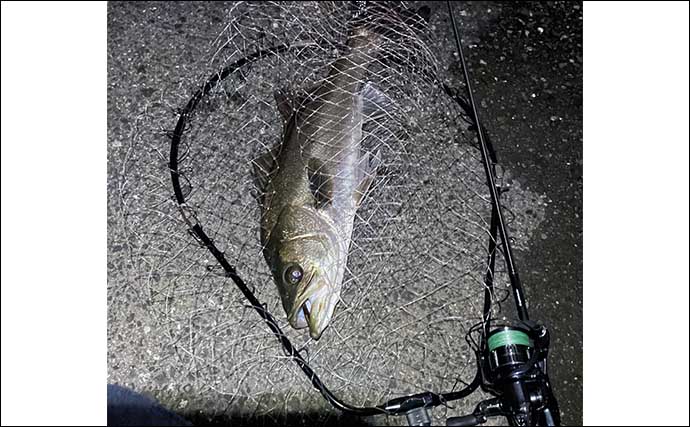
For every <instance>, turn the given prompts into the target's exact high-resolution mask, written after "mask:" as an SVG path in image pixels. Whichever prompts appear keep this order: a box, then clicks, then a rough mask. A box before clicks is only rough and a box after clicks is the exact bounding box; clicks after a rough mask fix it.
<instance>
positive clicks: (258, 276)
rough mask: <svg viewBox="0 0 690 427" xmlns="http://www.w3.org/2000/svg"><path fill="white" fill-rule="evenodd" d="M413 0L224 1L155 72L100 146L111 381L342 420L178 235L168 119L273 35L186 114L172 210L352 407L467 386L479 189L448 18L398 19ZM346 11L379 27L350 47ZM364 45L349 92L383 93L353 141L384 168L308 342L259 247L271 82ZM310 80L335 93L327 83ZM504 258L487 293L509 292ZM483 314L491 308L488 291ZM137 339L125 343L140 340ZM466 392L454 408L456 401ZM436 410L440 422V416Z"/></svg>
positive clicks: (318, 74)
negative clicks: (196, 228)
mask: <svg viewBox="0 0 690 427" xmlns="http://www.w3.org/2000/svg"><path fill="white" fill-rule="evenodd" d="M417 7H418V5H414V4H406V5H402V6H390V5H386V4H381V5H379V6H377V7H376V8H370V9H369V10H368V11H367V14H366V16H364V17H362V16H357V11H356V10H354V9H353V8H352V7H351V6H349V5H347V4H346V3H340V2H296V3H290V2H280V3H271V2H269V3H252V2H238V3H232V4H230V5H227V6H226V7H225V9H224V11H223V17H222V22H220V23H219V28H222V29H221V30H220V31H218V32H217V33H216V37H215V38H214V40H213V42H212V43H208V42H206V41H203V43H205V46H206V48H205V49H206V55H205V57H204V58H203V59H200V60H196V61H195V62H194V64H196V66H195V67H194V68H189V69H188V76H187V78H186V80H184V79H183V80H181V81H179V82H177V83H176V84H168V86H167V87H168V88H170V89H169V90H168V91H167V92H166V93H164V94H162V95H161V102H159V103H157V105H156V106H149V107H147V108H146V109H144V110H143V111H142V112H141V113H139V114H138V115H136V116H134V117H133V118H132V120H133V122H134V124H133V126H132V132H131V133H130V138H129V143H127V144H122V146H119V147H118V146H114V147H113V146H112V145H111V160H112V162H113V163H114V166H113V167H112V176H113V178H112V179H111V185H110V190H109V194H110V195H111V202H112V204H114V207H111V210H110V212H109V221H110V223H109V225H110V227H109V229H110V230H120V229H121V230H122V231H121V233H120V232H119V231H112V232H110V233H109V239H110V242H109V261H110V263H109V334H108V338H109V379H110V381H115V382H121V383H125V384H129V385H132V386H133V387H135V388H137V389H140V390H146V391H149V392H151V393H153V394H154V395H155V396H156V397H157V398H159V399H160V400H162V401H163V402H164V403H167V404H169V405H170V406H172V407H173V409H176V410H180V411H182V412H185V413H198V411H203V412H204V413H206V414H207V415H208V416H210V414H212V413H213V414H217V413H219V412H222V413H224V414H225V415H226V416H230V415H231V416H233V417H238V419H240V420H243V419H249V418H255V417H267V418H268V419H274V420H283V421H284V420H286V419H288V418H289V417H294V416H295V415H294V414H298V415H297V418H298V419H299V420H310V421H311V422H315V421H323V420H325V419H328V418H329V417H333V416H334V415H335V414H336V413H335V410H333V409H332V408H330V407H329V406H328V403H327V402H326V401H325V400H324V399H323V398H322V397H321V396H320V395H319V394H318V392H317V391H315V390H314V389H313V388H312V387H311V385H310V383H309V381H308V379H307V378H305V376H304V375H303V373H302V372H301V371H300V370H299V369H298V368H297V367H296V366H295V365H294V363H292V362H291V360H290V358H289V357H287V356H286V355H285V354H284V353H283V352H282V350H281V348H280V346H279V344H278V342H277V340H276V338H275V337H274V336H273V335H272V333H271V332H270V331H269V330H268V328H266V325H265V324H264V323H263V321H262V320H261V318H260V317H259V316H257V315H256V313H255V312H254V311H253V310H252V309H251V308H249V307H248V306H247V304H248V303H247V301H246V300H245V299H244V297H243V296H242V294H241V293H240V292H239V291H238V290H237V288H236V287H235V286H234V284H233V282H232V281H230V280H229V279H227V278H226V277H224V275H223V271H222V269H221V268H220V266H219V265H218V264H217V262H216V261H215V259H214V258H213V257H212V255H211V254H210V253H209V251H208V250H207V249H206V248H204V247H203V246H202V245H200V244H199V242H198V241H196V240H195V238H194V237H193V236H192V235H191V234H190V233H189V230H188V229H189V226H188V224H187V223H186V222H185V221H184V219H183V215H181V213H180V209H179V207H178V205H177V203H176V202H175V201H174V198H173V191H172V186H171V183H170V170H169V168H168V160H169V159H168V152H169V147H170V138H169V137H170V132H169V131H166V130H165V129H170V128H171V127H172V126H173V125H174V123H175V116H174V115H173V114H170V112H171V111H177V110H176V109H179V108H181V107H182V106H184V105H185V104H186V102H187V101H188V99H189V98H190V93H191V92H190V91H193V90H195V89H198V88H199V87H200V85H201V84H203V82H204V81H205V79H206V78H208V76H209V75H213V73H218V72H219V71H220V70H222V69H224V68H225V67H227V66H228V65H229V64H233V63H235V62H236V61H238V60H240V59H242V58H245V57H247V56H248V55H251V54H253V53H255V52H257V51H261V50H263V49H267V48H271V47H274V46H279V45H285V44H287V45H289V46H290V48H289V49H287V50H285V51H284V52H282V53H280V54H267V55H264V56H263V57H261V58H260V59H258V60H256V61H254V62H252V63H251V64H247V65H246V66H243V67H241V68H239V69H238V71H237V72H232V73H230V74H229V75H227V77H225V78H224V79H223V80H222V82H220V83H219V84H218V85H217V86H216V87H215V88H213V90H212V91H211V92H210V93H208V95H207V96H206V97H204V98H203V100H202V101H201V102H200V103H199V104H198V105H197V106H196V109H195V111H194V113H193V114H192V115H191V116H190V120H189V121H188V125H187V128H186V129H185V132H184V133H183V135H182V140H181V144H180V155H179V160H180V162H179V168H180V172H181V182H182V190H183V193H184V195H185V196H186V200H187V206H186V207H185V212H184V213H185V215H187V216H189V217H191V218H195V219H196V220H197V221H198V223H199V224H201V225H202V226H203V227H204V230H205V232H206V233H207V234H208V235H209V237H211V239H212V240H213V242H214V243H215V245H216V246H217V247H218V248H219V249H220V250H221V251H222V252H224V254H225V257H226V258H227V259H228V261H229V262H230V263H231V264H233V265H234V266H235V267H236V268H237V271H238V273H239V275H240V276H241V277H242V278H243V279H244V280H245V282H247V283H248V284H249V286H250V287H251V288H252V290H253V291H254V292H255V294H256V296H257V297H258V298H259V300H261V301H262V302H264V303H265V304H266V308H267V309H268V310H269V311H270V312H271V313H273V315H274V316H275V317H276V318H277V319H278V320H279V323H280V326H281V328H282V330H283V331H284V332H285V334H286V335H287V336H288V337H289V338H290V340H292V342H293V343H294V344H295V345H296V346H297V347H298V348H299V349H300V351H301V352H302V354H303V356H304V357H305V358H306V359H307V360H308V362H309V364H310V365H311V366H312V368H313V369H314V370H315V372H316V373H317V374H318V375H319V376H320V377H321V379H322V381H323V382H324V383H325V384H326V385H327V386H328V387H329V388H330V389H331V390H332V391H333V392H334V393H335V394H336V395H338V396H339V397H341V398H342V399H343V400H345V401H346V402H348V403H350V404H353V405H377V404H380V403H382V402H384V401H386V400H388V399H391V398H394V397H398V396H401V395H404V394H409V393H417V392H421V391H427V390H428V391H434V392H448V391H454V390H458V389H460V388H462V387H463V386H464V382H469V381H471V379H472V377H473V375H474V370H475V362H474V355H473V353H472V351H471V349H470V347H469V346H468V344H467V343H466V341H465V334H466V333H467V332H468V330H469V329H470V327H471V326H472V325H474V324H476V323H477V322H478V321H480V320H481V312H482V311H481V310H482V303H483V299H482V298H483V293H484V285H483V277H484V274H485V273H486V260H487V255H488V254H487V247H488V242H489V237H490V236H489V231H488V230H489V224H488V221H489V219H490V209H491V208H490V199H489V194H488V189H487V188H486V184H485V182H486V179H485V176H484V170H483V167H482V165H481V158H480V155H479V151H478V150H477V148H476V143H475V142H474V133H473V131H471V130H468V124H467V120H466V116H464V113H463V111H461V109H460V108H459V107H458V105H457V104H456V103H455V102H454V101H453V100H452V99H451V98H450V97H449V96H448V95H447V94H446V93H445V92H444V91H443V88H442V86H441V83H443V82H450V83H451V84H455V85H456V86H457V83H456V82H457V80H456V79H457V76H454V75H452V71H453V68H452V65H451V64H453V61H454V60H455V58H454V57H453V55H452V53H451V52H452V46H445V45H444V42H443V41H439V40H438V39H435V38H434V31H433V30H434V29H435V25H443V23H437V22H436V21H435V19H438V18H435V17H434V16H435V15H434V14H432V17H431V19H430V21H429V22H428V23H427V22H426V20H424V19H421V18H419V17H418V16H416V15H413V14H411V12H410V11H412V10H415V9H416V8H417ZM358 20H361V21H365V22H366V23H367V25H369V26H370V28H376V29H377V31H376V35H375V37H374V38H373V39H374V40H375V41H374V42H372V45H371V46H368V47H367V48H366V49H361V51H357V49H354V48H353V47H352V43H353V42H352V41H351V39H350V38H349V37H350V36H351V35H352V33H353V28H356V27H353V22H360V21H358ZM381 29H385V31H383V30H381ZM200 43H202V42H200ZM353 52H354V53H353ZM357 52H360V53H361V54H362V55H364V56H363V58H364V59H363V60H362V61H360V62H358V63H357V61H354V60H353V62H352V63H351V66H350V68H348V69H347V70H346V71H347V72H349V73H350V74H352V75H358V74H362V78H361V81H359V82H358V84H357V85H356V86H355V87H356V89H352V90H356V91H361V90H362V87H363V86H364V85H370V86H371V87H375V88H376V89H377V90H378V91H379V92H380V93H382V94H384V95H385V97H386V103H387V105H386V108H385V111H386V112H385V114H384V115H381V114H378V115H377V117H375V118H373V117H367V116H366V113H365V114H364V115H363V116H362V117H360V118H357V117H355V119H358V120H359V123H360V124H361V126H362V143H361V151H362V153H370V155H371V156H372V157H373V156H375V157H376V159H378V161H379V162H380V165H379V166H378V167H377V169H376V174H375V177H374V180H373V185H372V187H371V189H370V191H369V192H368V193H367V195H366V197H365V199H364V201H363V203H362V205H361V206H360V207H359V208H358V209H357V211H356V216H355V218H354V223H353V232H352V242H351V245H350V251H349V256H348V259H347V269H346V273H345V277H344V280H343V288H342V291H341V293H340V298H341V301H340V303H339V304H338V306H337V308H336V309H335V314H334V316H333V319H332V320H331V323H330V326H329V328H328V329H326V331H325V332H324V334H323V336H322V338H321V339H320V340H318V341H315V340H312V339H311V338H310V337H309V334H308V333H306V332H305V331H304V330H294V329H292V328H291V327H290V325H289V324H288V323H287V320H286V316H285V312H284V310H283V307H282V305H281V301H280V298H279V295H278V292H277V289H276V286H275V284H274V283H273V279H272V277H271V273H270V269H269V266H268V265H267V263H266V261H265V259H264V256H263V255H262V243H261V241H260V237H259V236H260V233H259V228H260V219H261V215H262V211H261V207H260V204H259V203H258V202H257V198H258V197H259V196H260V195H261V194H260V192H261V191H260V189H259V188H257V186H256V179H255V176H254V172H253V169H254V164H255V162H256V159H257V158H258V157H259V156H261V155H262V154H264V153H266V152H268V151H269V150H270V149H271V148H272V147H274V146H275V145H276V143H279V142H280V141H281V137H282V135H283V129H284V126H285V123H284V120H283V119H281V114H280V112H279V109H278V106H277V104H276V100H275V94H276V92H280V93H286V94H295V95H296V94H300V93H304V92H305V91H307V92H308V91H309V90H311V88H315V87H316V88H318V87H323V86H324V79H327V77H328V75H329V72H330V71H331V70H332V67H333V64H334V63H336V61H338V60H339V59H341V58H343V57H346V56H347V55H353V54H357ZM360 59H361V58H360ZM360 72H361V73H360ZM336 90H343V89H342V88H340V89H336ZM345 92H347V91H345ZM308 93H309V92H308ZM311 93H312V95H311V96H312V99H313V97H319V96H322V97H324V100H325V102H332V98H328V97H326V96H325V95H324V94H323V91H322V92H318V91H317V92H311ZM326 98H327V99H326ZM289 99H291V100H293V101H294V103H293V104H292V106H291V107H292V108H293V109H294V110H295V111H297V112H301V111H304V108H303V105H304V104H300V103H299V102H298V101H295V100H296V99H297V98H296V97H290V98H289ZM311 113H312V114H310V115H309V117H308V118H306V119H305V120H304V121H303V122H301V123H300V124H298V126H299V125H302V126H304V127H305V129H306V128H307V127H309V126H311V128H312V129H324V128H326V129H327V130H328V131H331V133H326V134H324V133H323V132H321V133H319V135H329V139H327V140H326V139H324V140H321V141H319V142H318V143H319V144H322V145H328V144H331V143H334V142H333V141H335V140H337V139H338V138H343V137H344V136H345V135H346V134H347V133H348V132H352V131H353V127H352V126H353V125H352V124H350V126H351V127H347V126H345V127H344V128H343V127H340V128H337V125H338V123H337V122H338V120H331V121H329V120H326V119H325V117H324V115H323V114H318V113H314V112H313V111H312V112H311ZM355 121H357V120H355ZM334 123H335V124H334ZM355 127H356V126H355ZM111 140H113V139H112V138H111ZM302 149H303V150H304V147H302ZM113 150H114V151H117V152H116V153H113ZM336 158H338V156H334V157H332V158H331V160H332V161H335V160H333V159H336ZM333 179H339V177H338V176H335V177H333ZM509 195H510V196H509V197H508V199H507V205H508V207H509V208H512V209H513V210H515V211H516V212H517V214H516V215H522V214H523V212H524V210H525V209H527V207H530V208H531V209H532V212H534V210H535V209H537V210H538V207H537V208H535V206H539V205H540V203H539V200H538V198H537V196H535V195H533V194H531V193H529V192H526V191H523V190H521V189H520V188H519V185H514V186H513V189H512V191H511V192H510V193H509ZM537 214H538V212H537ZM510 216H512V215H509V217H510ZM521 232H522V233H529V232H530V230H521ZM116 234H117V236H115V235H116ZM523 235H524V234H523ZM517 236H518V237H519V236H520V234H517ZM516 245H517V248H518V249H519V248H520V239H518V240H517V241H516ZM501 266H502V264H501V262H500V261H499V262H498V263H497V267H498V268H497V273H496V281H497V284H498V287H499V291H498V292H497V294H496V297H495V298H496V301H495V302H498V301H500V300H501V299H503V298H505V297H506V296H507V292H508V290H507V288H506V287H505V285H504V284H505V283H506V282H507V280H506V279H505V278H504V277H503V276H502V273H501V271H500V270H501ZM123 307H127V308H126V309H123ZM493 311H494V315H495V316H497V317H500V316H501V313H500V304H494V306H493ZM123 313H129V314H126V315H125V314H123ZM132 335H134V336H136V337H138V338H137V340H136V341H134V342H135V346H134V347H133V346H132V342H133V340H132ZM470 400H471V399H470ZM474 403H475V400H472V401H470V402H466V403H464V402H462V403H457V402H455V403H453V406H454V407H458V408H460V409H465V410H468V409H469V408H471V407H472V406H473V405H474ZM434 414H435V416H436V417H438V418H437V422H441V420H442V417H444V416H445V415H447V414H446V413H445V411H444V410H436V411H435V412H434ZM377 422H379V423H380V422H386V423H392V424H395V423H400V422H404V419H400V418H393V417H391V418H383V419H382V420H378V421H377Z"/></svg>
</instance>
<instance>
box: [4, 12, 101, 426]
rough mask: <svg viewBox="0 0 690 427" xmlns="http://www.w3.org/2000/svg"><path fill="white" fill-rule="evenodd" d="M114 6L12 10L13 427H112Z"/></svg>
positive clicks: (7, 287)
mask: <svg viewBox="0 0 690 427" xmlns="http://www.w3.org/2000/svg"><path fill="white" fill-rule="evenodd" d="M106 7H107V4H106V3H105V2H102V3H90V2H36V3H34V2H31V3H28V2H27V3H23V2H4V1H3V2H2V13H1V15H2V25H1V29H2V60H1V62H0V63H1V66H2V90H1V92H0V93H1V96H2V127H1V129H2V143H1V147H2V155H1V156H0V159H1V161H2V168H1V171H2V178H1V179H2V181H1V182H2V192H1V194H2V204H1V206H2V234H1V236H2V270H1V274H2V279H1V280H2V298H1V302H2V346H1V350H2V425H22V424H30V425H56V424H63V425H89V424H94V423H95V424H105V421H106V417H105V414H106V405H105V394H106V387H105V384H106V345H107V344H106Z"/></svg>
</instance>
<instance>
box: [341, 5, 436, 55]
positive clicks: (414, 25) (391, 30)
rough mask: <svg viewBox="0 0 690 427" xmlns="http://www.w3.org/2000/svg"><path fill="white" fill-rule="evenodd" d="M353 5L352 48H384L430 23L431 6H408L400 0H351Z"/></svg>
mask: <svg viewBox="0 0 690 427" xmlns="http://www.w3.org/2000/svg"><path fill="white" fill-rule="evenodd" d="M351 4H352V5H353V7H354V9H353V12H352V19H351V20H350V28H352V31H351V34H352V36H351V38H350V40H349V42H348V45H349V46H350V47H351V48H360V49H361V48H381V47H382V45H383V44H384V43H385V42H389V41H392V42H395V41H399V39H401V38H404V37H409V36H412V35H414V34H415V33H417V32H419V31H422V30H423V29H424V28H425V27H426V26H427V25H428V23H429V17H430V14H431V10H430V9H429V7H428V6H422V7H420V8H417V9H409V8H404V7H403V6H401V4H400V2H390V1H382V2H371V1H369V2H361V1H360V2H358V1H355V2H351Z"/></svg>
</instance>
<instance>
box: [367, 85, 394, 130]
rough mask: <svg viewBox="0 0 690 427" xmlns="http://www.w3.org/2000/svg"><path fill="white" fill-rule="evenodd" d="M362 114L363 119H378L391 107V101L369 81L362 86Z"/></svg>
mask: <svg viewBox="0 0 690 427" xmlns="http://www.w3.org/2000/svg"><path fill="white" fill-rule="evenodd" d="M361 96H362V116H363V117H364V121H365V122H366V121H370V120H379V119H381V118H383V117H385V116H387V115H388V114H390V111H391V110H392V109H393V101H391V99H390V98H388V97H387V96H386V95H385V94H383V93H382V92H381V91H379V90H378V89H376V88H375V87H374V86H373V85H372V84H371V83H367V84H365V85H364V87H363V88H362V94H361Z"/></svg>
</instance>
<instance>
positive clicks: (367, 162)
mask: <svg viewBox="0 0 690 427" xmlns="http://www.w3.org/2000/svg"><path fill="white" fill-rule="evenodd" d="M380 165H381V151H380V150H379V151H377V152H376V154H375V155H374V156H373V158H372V156H370V154H369V153H367V154H365V155H364V157H362V160H360V162H359V176H360V180H359V185H357V189H356V190H355V193H354V198H355V204H356V205H357V207H359V206H360V205H361V204H362V201H363V200H364V196H365V195H366V194H367V192H368V191H369V189H370V188H371V184H372V183H373V182H374V177H375V176H376V170H377V169H378V167H379V166H380Z"/></svg>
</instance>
